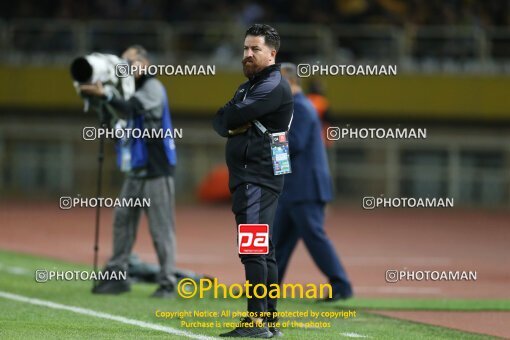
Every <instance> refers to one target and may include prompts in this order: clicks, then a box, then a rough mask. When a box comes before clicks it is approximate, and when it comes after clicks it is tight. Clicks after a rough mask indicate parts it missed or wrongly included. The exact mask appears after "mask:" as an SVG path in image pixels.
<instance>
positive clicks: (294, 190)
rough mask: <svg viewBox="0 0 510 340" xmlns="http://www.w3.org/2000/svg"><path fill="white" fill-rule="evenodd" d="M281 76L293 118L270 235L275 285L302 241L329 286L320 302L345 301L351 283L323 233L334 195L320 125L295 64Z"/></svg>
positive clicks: (283, 67) (349, 291) (350, 293)
mask: <svg viewBox="0 0 510 340" xmlns="http://www.w3.org/2000/svg"><path fill="white" fill-rule="evenodd" d="M281 72H282V75H283V76H284V77H285V78H286V79H287V80H288V82H289V84H290V87H291V91H292V94H293V96H294V118H293V121H292V125H291V128H290V131H289V151H290V159H291V164H292V173H291V174H287V175H285V182H284V186H283V191H282V194H281V196H280V199H279V201H278V208H277V210H276V217H275V221H274V231H273V239H274V244H275V251H276V263H277V264H278V279H279V283H281V282H282V281H283V278H284V275H285V271H286V269H287V265H288V263H289V259H290V256H291V254H292V251H293V250H294V248H295V246H296V244H297V241H298V240H299V239H300V238H301V239H302V240H303V241H304V243H305V246H306V248H307V249H308V252H309V253H310V255H311V256H312V258H313V260H314V262H315V264H316V265H317V266H318V267H319V269H320V270H321V271H322V272H323V273H324V275H326V276H327V277H328V279H329V283H330V284H331V286H332V288H333V296H332V298H328V299H326V300H325V301H334V300H339V299H347V298H349V297H351V296H352V287H351V283H350V281H349V278H348V277H347V274H346V272H345V270H344V268H343V266H342V264H341V262H340V259H339V257H338V255H337V253H336V251H335V248H334V247H333V244H332V243H331V241H330V240H329V239H328V237H327V235H326V232H325V231H324V209H325V206H326V203H327V202H329V201H331V200H332V199H333V193H332V182H331V176H330V173H329V166H328V160H327V155H326V149H325V146H324V143H323V141H322V139H321V122H320V120H319V117H318V115H317V112H316V111H315V109H314V108H313V106H312V104H311V102H310V101H309V99H308V98H307V97H306V96H305V95H304V94H303V92H302V90H301V87H300V79H299V78H298V77H297V73H296V66H295V65H294V64H290V63H283V64H282V66H281Z"/></svg>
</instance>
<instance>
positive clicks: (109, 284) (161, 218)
mask: <svg viewBox="0 0 510 340" xmlns="http://www.w3.org/2000/svg"><path fill="white" fill-rule="evenodd" d="M122 58H123V59H125V60H127V61H128V62H129V63H130V65H132V66H148V65H149V58H148V54H147V51H146V50H145V49H144V48H143V47H142V46H139V45H134V46H131V47H129V48H128V49H127V50H126V51H125V52H124V53H123V55H122ZM138 69H140V67H138ZM134 77H135V86H136V92H135V93H134V95H133V96H132V97H131V98H129V99H128V100H124V99H119V98H117V97H113V96H112V95H110V94H109V93H108V92H107V91H105V89H104V87H103V85H102V84H101V82H97V83H95V84H86V85H80V87H79V89H80V91H81V94H82V95H83V96H92V97H95V98H101V99H102V100H104V101H105V102H107V103H108V104H109V105H111V106H112V107H113V108H114V109H115V110H116V112H117V114H118V115H119V116H120V117H119V118H122V119H123V120H125V121H126V122H127V123H126V126H124V127H127V128H137V129H140V130H143V129H163V130H167V129H170V130H172V123H171V119H170V109H169V106H168V101H167V97H166V90H165V88H164V86H163V84H161V82H160V81H159V80H157V79H156V78H154V77H151V76H148V75H145V74H141V73H140V72H138V73H137V74H134ZM117 125H119V124H117ZM117 160H118V164H119V166H120V168H121V170H122V171H124V172H126V178H125V180H124V183H123V186H122V190H121V193H120V198H134V199H136V198H140V199H143V198H150V207H148V208H140V207H121V208H116V210H115V216H114V225H113V255H112V257H111V259H110V260H109V262H108V264H107V268H106V269H107V270H127V267H128V259H129V255H130V254H131V250H132V248H133V244H134V241H135V238H136V232H137V229H138V222H139V219H140V215H141V212H142V211H141V210H142V209H144V210H145V213H146V214H147V217H148V220H149V230H150V233H151V236H152V239H153V242H154V246H155V248H156V252H157V255H158V260H159V264H160V268H161V269H160V273H159V277H158V283H159V285H160V286H159V288H158V289H157V290H156V292H154V293H153V295H152V296H153V297H161V298H164V297H172V296H174V295H175V292H174V290H175V285H176V278H175V246H176V245H175V243H176V242H175V222H174V215H175V214H174V180H173V173H174V167H175V164H176V153H175V144H174V141H173V139H172V138H170V137H166V138H159V139H144V138H127V139H122V140H120V141H118V144H117ZM129 290H130V284H129V282H126V281H121V280H119V281H101V282H100V283H99V284H98V285H97V286H96V287H95V288H94V289H93V293H96V294H119V293H123V292H127V291H129Z"/></svg>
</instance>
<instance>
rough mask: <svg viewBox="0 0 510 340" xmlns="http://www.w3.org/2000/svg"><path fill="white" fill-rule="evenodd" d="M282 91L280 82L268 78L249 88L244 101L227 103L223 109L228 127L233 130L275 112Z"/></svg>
mask: <svg viewBox="0 0 510 340" xmlns="http://www.w3.org/2000/svg"><path fill="white" fill-rule="evenodd" d="M281 92H282V91H281V89H280V87H279V86H278V83H275V82H274V81H269V80H268V81H265V82H262V83H260V84H258V85H257V86H256V87H254V88H253V89H252V90H249V91H248V94H247V96H246V98H245V99H244V100H243V101H242V102H240V103H237V104H230V105H229V104H227V105H226V106H225V107H224V111H223V117H224V120H225V124H226V128H227V129H229V130H233V129H236V128H238V127H240V126H242V125H244V124H246V123H249V122H251V121H253V120H254V119H258V118H260V117H262V116H264V115H266V114H268V113H271V112H274V111H275V110H276V109H277V108H278V107H279V106H280V104H281V98H282V93H281Z"/></svg>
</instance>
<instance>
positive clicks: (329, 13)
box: [1, 0, 510, 27]
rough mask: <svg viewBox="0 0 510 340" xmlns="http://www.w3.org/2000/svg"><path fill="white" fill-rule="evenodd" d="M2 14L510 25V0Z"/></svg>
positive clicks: (25, 7) (15, 10)
mask: <svg viewBox="0 0 510 340" xmlns="http://www.w3.org/2000/svg"><path fill="white" fill-rule="evenodd" d="M1 17H3V18H4V19H11V18H48V19H50V18H51V19H78V20H90V19H104V20H112V19H130V20H163V21H168V22H183V21H190V20H194V21H222V22H225V21H227V22H229V21H236V22H239V23H241V24H243V25H249V24H251V23H253V22H257V21H264V22H301V23H319V24H381V25H396V26H403V25H420V26H421V25H473V26H481V27H489V26H508V24H509V23H510V6H509V2H508V1H507V0H319V1H306V0H296V1H294V0H293V1H290V0H277V1H269V0H264V1H250V0H245V1H233V0H220V1H206V0H191V1H164V0H114V1H99V0H93V1H82V2H80V1H72V0H61V1H55V0H43V1H35V0H30V1H18V2H16V1H12V2H8V3H6V4H4V8H3V9H2V13H1Z"/></svg>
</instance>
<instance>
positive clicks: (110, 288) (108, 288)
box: [92, 280, 131, 295]
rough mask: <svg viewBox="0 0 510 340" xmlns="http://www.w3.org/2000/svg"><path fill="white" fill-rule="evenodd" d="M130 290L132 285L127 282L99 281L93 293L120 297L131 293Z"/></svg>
mask: <svg viewBox="0 0 510 340" xmlns="http://www.w3.org/2000/svg"><path fill="white" fill-rule="evenodd" d="M130 290H131V285H130V284H129V282H128V281H127V280H109V281H99V282H98V283H97V284H96V286H95V287H94V288H92V293H94V294H111V295H118V294H122V293H126V292H129V291H130Z"/></svg>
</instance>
